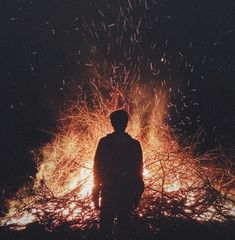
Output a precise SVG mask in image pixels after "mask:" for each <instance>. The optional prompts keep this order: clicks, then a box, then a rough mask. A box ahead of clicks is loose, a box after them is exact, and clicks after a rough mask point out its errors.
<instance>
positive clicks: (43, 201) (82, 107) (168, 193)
mask: <svg viewBox="0 0 235 240" xmlns="http://www.w3.org/2000/svg"><path fill="white" fill-rule="evenodd" d="M150 87H151V88H150ZM167 102H168V99H167V94H166V93H165V92H164V91H162V90H158V89H157V88H155V87H153V86H149V87H147V86H146V85H145V86H144V85H141V84H140V83H138V82H137V81H132V82H129V83H127V82H126V81H125V80H124V81H123V82H122V83H115V82H114V81H110V82H107V81H99V80H97V79H96V80H94V81H92V82H91V84H90V86H89V90H87V92H84V89H83V91H81V92H80V94H79V97H78V102H77V103H75V104H73V105H72V106H70V107H69V108H68V110H66V111H65V112H64V113H63V115H62V117H61V119H60V121H59V130H58V132H57V133H55V134H54V138H53V140H52V142H51V143H48V144H47V145H46V146H44V147H42V148H41V149H40V150H39V152H40V153H39V154H35V161H36V163H37V166H38V172H37V174H36V178H35V179H33V181H30V182H29V183H28V184H27V185H25V186H23V187H22V188H21V189H20V190H19V191H18V192H17V193H16V194H15V196H14V197H13V198H11V199H9V200H7V205H8V213H7V214H6V216H5V217H3V218H1V222H0V224H1V225H2V226H3V225H5V226H9V227H11V228H13V229H22V228H24V227H25V226H27V224H29V223H32V222H38V223H40V224H42V225H45V226H46V227H47V229H53V228H55V227H58V226H59V225H61V224H63V223H65V222H66V223H68V224H69V225H70V226H71V227H72V228H79V229H86V228H88V227H90V226H91V225H92V224H97V220H98V215H97V214H98V213H97V212H96V210H95V209H94V206H93V204H92V201H91V189H92V186H93V182H92V181H93V176H92V167H93V157H94V153H95V149H96V145H97V142H98V140H99V139H100V138H101V137H102V136H104V135H105V134H106V133H108V132H110V131H112V129H111V126H110V123H109V120H108V116H109V114H110V112H111V111H113V110H115V109H118V108H125V109H126V110H127V111H128V112H129V114H130V116H131V119H130V122H129V126H128V130H127V131H128V132H129V133H130V134H131V135H132V136H133V137H134V138H137V139H138V140H139V141H140V142H141V144H142V148H143V153H144V178H145V186H146V188H145V192H144V194H143V196H142V199H141V203H140V206H139V208H138V209H137V211H136V215H137V216H138V217H139V218H143V219H148V221H149V225H150V227H151V228H152V229H157V224H156V223H154V222H156V221H153V220H154V219H158V218H159V217H161V216H170V217H176V218H186V219H190V220H194V221H221V222H224V221H232V220H234V216H235V206H234V200H235V188H234V181H235V178H234V175H233V172H232V164H231V161H229V159H227V157H226V156H224V155H223V154H222V153H221V152H218V151H217V152H216V151H211V152H208V153H205V154H204V155H202V156H199V157H195V156H194V155H193V149H192V148H193V145H192V146H187V147H182V146H180V145H179V143H178V140H177V138H176V136H175V135H174V134H173V131H172V130H171V128H170V127H169V126H168V125H167V124H166V121H165V117H166V115H167V108H166V106H167ZM221 162H223V164H220V163H221ZM221 165H222V166H221Z"/></svg>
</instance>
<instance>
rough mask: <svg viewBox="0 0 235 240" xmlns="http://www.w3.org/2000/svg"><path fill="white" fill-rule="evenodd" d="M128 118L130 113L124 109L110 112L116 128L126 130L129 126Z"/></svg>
mask: <svg viewBox="0 0 235 240" xmlns="http://www.w3.org/2000/svg"><path fill="white" fill-rule="evenodd" d="M128 119H129V117H128V113H127V112H126V111H125V110H123V109H119V110H117V111H114V112H112V113H111V114H110V120H111V123H112V126H113V128H114V129H115V130H120V131H124V130H125V129H126V127H127V123H128Z"/></svg>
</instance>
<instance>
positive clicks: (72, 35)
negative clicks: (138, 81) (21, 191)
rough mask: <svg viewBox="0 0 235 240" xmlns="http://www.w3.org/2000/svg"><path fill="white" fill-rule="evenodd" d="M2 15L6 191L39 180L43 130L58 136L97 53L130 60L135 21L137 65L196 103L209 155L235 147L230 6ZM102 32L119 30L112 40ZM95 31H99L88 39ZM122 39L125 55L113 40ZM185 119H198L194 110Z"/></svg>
mask: <svg viewBox="0 0 235 240" xmlns="http://www.w3.org/2000/svg"><path fill="white" fill-rule="evenodd" d="M128 2H131V3H132V7H130V5H128ZM0 5H1V7H0V34H1V35H0V36H1V38H0V62H1V65H0V66H1V71H0V99H1V101H0V111H1V135H0V136H1V147H2V150H1V162H0V169H1V170H0V174H1V177H0V182H1V186H0V187H5V186H14V185H16V183H17V184H20V183H21V182H22V181H24V180H25V176H27V174H33V163H32V161H31V156H30V154H29V152H30V150H31V149H33V148H35V147H38V146H40V145H42V144H44V143H46V142H48V141H49V140H50V136H49V135H48V134H46V133H45V132H43V131H41V129H53V128H55V124H56V120H57V117H58V113H59V111H60V110H61V109H63V104H64V103H65V102H66V101H67V100H68V99H69V98H70V96H71V94H72V93H71V86H72V84H74V82H75V83H79V82H81V79H84V76H85V73H84V72H85V71H84V69H85V67H84V66H85V63H86V61H87V59H88V57H89V56H90V55H91V53H90V50H89V49H90V46H92V45H95V46H96V47H97V49H99V53H98V54H97V55H99V56H96V57H97V59H99V58H102V59H107V60H108V61H113V59H117V61H122V59H123V58H125V56H124V54H123V51H124V50H123V49H124V48H125V47H128V46H129V45H130V37H131V36H133V32H135V31H136V30H135V31H134V30H133V29H132V27H131V26H129V25H128V26H127V30H126V31H123V26H121V23H123V21H124V19H125V17H126V18H129V17H130V16H132V18H133V19H134V24H133V25H135V24H136V25H137V24H138V20H139V19H140V18H141V19H142V23H141V26H140V29H139V30H140V33H139V35H138V36H137V40H138V41H139V42H138V44H137V45H136V48H135V49H134V48H133V49H132V55H131V57H132V60H133V62H134V61H137V59H138V56H143V57H144V59H145V60H146V61H145V62H148V59H150V61H152V62H154V63H156V64H157V66H158V68H159V69H160V72H159V74H158V79H165V80H166V81H167V82H169V86H171V85H172V84H173V85H177V86H179V87H180V88H181V89H185V91H186V93H187V94H188V96H190V97H191V98H194V100H195V101H196V102H198V104H199V105H198V107H197V114H199V115H200V119H201V122H200V125H201V126H202V127H203V128H204V129H205V130H206V132H207V136H206V138H205V142H204V149H210V148H212V147H214V146H215V145H222V146H223V147H226V148H231V147H233V146H235V127H234V123H235V80H234V73H235V71H234V63H235V61H234V40H235V38H234V22H235V21H234V20H235V19H234V12H235V11H234V10H235V8H234V1H233V0H226V1H212V0H210V1H208V0H205V1H196V0H191V1H188V0H187V1H186V0H181V1H172V0H158V1H152V0H147V1H144V0H139V1H137V0H135V1H134V0H130V1H128V0H126V1H124V0H119V1H117V0H115V1H114V0H106V1H105V0H102V1H101V0H98V1H94V0H91V1H81V0H80V1H79V0H77V1H75V0H66V1H65V0H47V1H46V0H40V1H39V0H31V1H29V0H18V1H17V0H5V1H4V0H1V1H0ZM128 9H129V10H128ZM132 9H133V10H132ZM121 12H124V13H125V16H124V15H122V14H121ZM92 21H93V22H94V24H93V23H92ZM102 22H103V23H104V24H105V26H106V27H107V28H111V27H113V30H112V31H110V32H111V36H108V34H107V32H106V31H105V30H104V27H102ZM86 24H87V25H86ZM92 24H93V25H95V26H96V27H97V30H95V28H94V27H91V28H90V29H91V31H90V30H89V29H88V27H87V26H92ZM130 25H131V24H130ZM93 30H94V32H92V31H93ZM95 32H96V34H97V35H98V37H97V35H96V34H95ZM121 36H122V37H123V42H122V47H123V48H122V49H121V50H120V49H119V48H118V47H117V46H115V41H114V39H117V38H120V37H121ZM109 42H112V45H111V46H112V47H111V52H110V53H107V46H108V44H109ZM154 43H156V48H155V49H154V50H152V49H151V46H153V45H154ZM162 57H164V58H165V59H167V64H163V63H162V62H161V59H162ZM156 81H157V80H156ZM188 84H189V86H188ZM192 89H196V92H194V93H193V94H194V95H193V94H192V91H191V90H192ZM176 101H179V99H177V100H176ZM184 114H185V115H186V114H189V115H191V116H192V118H193V117H195V116H196V113H194V109H191V108H190V109H188V110H187V111H186V113H184ZM175 124H178V123H177V122H175ZM191 127H192V126H191ZM191 127H190V128H191ZM194 127H195V126H194ZM215 127H216V128H215ZM185 129H186V130H189V131H190V129H189V128H188V127H185ZM215 138H216V140H215Z"/></svg>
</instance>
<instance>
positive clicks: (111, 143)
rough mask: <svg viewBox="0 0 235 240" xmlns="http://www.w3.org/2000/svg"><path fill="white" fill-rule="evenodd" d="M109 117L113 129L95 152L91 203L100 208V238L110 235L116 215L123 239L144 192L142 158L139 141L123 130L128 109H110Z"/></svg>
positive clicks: (126, 235)
mask: <svg viewBox="0 0 235 240" xmlns="http://www.w3.org/2000/svg"><path fill="white" fill-rule="evenodd" d="M110 119H111V124H112V126H113V128H114V132H113V133H111V134H108V135H107V136H105V137H103V138H101V139H100V141H99V144H98V147H97V150H96V154H95V159H94V188H93V202H94V204H95V207H96V208H97V209H100V236H101V239H102V240H104V239H110V238H111V233H112V224H113V220H114V217H115V216H116V217H117V221H118V233H119V238H120V239H122V240H123V239H128V237H129V236H128V235H129V232H130V229H129V226H130V221H131V213H132V211H133V210H134V209H135V208H136V207H137V206H138V203H139V200H140V197H141V195H142V193H143V191H144V183H143V159H142V150H141V146H140V143H139V141H137V140H135V139H133V138H132V137H131V136H130V135H129V134H127V133H126V132H125V129H126V127H127V123H128V114H127V112H126V111H124V110H117V111H115V112H112V113H111V115H110ZM99 196H101V204H100V206H99Z"/></svg>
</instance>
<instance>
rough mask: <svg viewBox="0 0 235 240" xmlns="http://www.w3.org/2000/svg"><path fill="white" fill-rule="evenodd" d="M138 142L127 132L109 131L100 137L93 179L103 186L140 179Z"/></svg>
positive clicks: (139, 149)
mask: <svg viewBox="0 0 235 240" xmlns="http://www.w3.org/2000/svg"><path fill="white" fill-rule="evenodd" d="M142 170H143V163H142V151H141V147H140V143H139V142H138V141H137V140H135V139H133V138H132V137H131V136H130V135H129V134H127V133H125V132H123V133H116V132H114V133H111V134H108V135H107V136H106V137H104V138H102V139H101V140H100V142H99V144H98V148H97V151H96V155H95V164H94V174H95V179H97V181H99V182H100V184H102V186H103V187H105V186H115V187H116V188H117V187H118V186H120V187H121V186H123V185H126V186H128V185H132V184H133V183H135V182H136V181H139V180H141V179H142Z"/></svg>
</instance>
